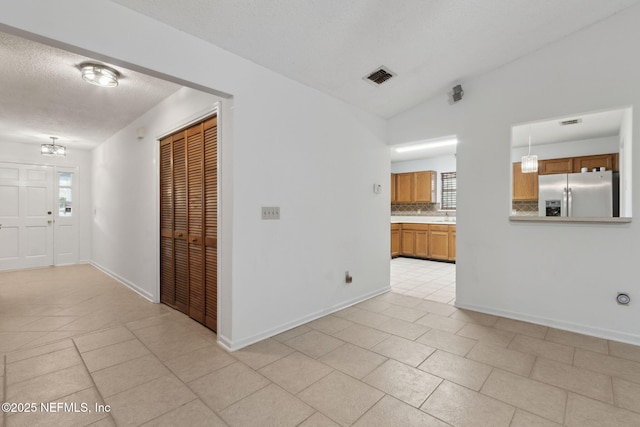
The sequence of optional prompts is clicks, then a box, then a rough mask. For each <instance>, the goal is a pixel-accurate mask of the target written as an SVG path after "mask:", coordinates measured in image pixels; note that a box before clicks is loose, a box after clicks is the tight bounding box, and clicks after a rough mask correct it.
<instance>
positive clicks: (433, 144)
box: [396, 139, 458, 153]
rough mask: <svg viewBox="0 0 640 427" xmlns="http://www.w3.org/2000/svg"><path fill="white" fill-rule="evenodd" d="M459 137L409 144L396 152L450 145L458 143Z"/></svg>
mask: <svg viewBox="0 0 640 427" xmlns="http://www.w3.org/2000/svg"><path fill="white" fill-rule="evenodd" d="M457 143H458V140H457V139H447V140H444V141H437V142H428V143H425V144H416V145H407V146H405V147H398V148H396V153H406V152H409V151H418V150H427V149H430V148H438V147H447V146H449V145H456V144H457Z"/></svg>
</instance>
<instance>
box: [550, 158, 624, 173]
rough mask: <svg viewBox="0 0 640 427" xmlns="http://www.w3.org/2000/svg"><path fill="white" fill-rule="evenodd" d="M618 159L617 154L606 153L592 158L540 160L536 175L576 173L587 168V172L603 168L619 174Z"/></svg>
mask: <svg viewBox="0 0 640 427" xmlns="http://www.w3.org/2000/svg"><path fill="white" fill-rule="evenodd" d="M619 157H620V156H619V155H618V153H608V154H596V155H593V156H580V157H564V158H561V159H548V160H540V161H539V162H538V174H540V175H550V174H554V173H578V172H581V170H582V168H587V169H588V170H589V172H591V171H592V170H593V168H601V167H605V168H607V170H610V171H614V172H619V167H618V159H619Z"/></svg>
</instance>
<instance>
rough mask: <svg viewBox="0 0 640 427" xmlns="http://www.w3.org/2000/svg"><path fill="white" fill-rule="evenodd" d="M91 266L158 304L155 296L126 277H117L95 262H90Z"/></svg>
mask: <svg viewBox="0 0 640 427" xmlns="http://www.w3.org/2000/svg"><path fill="white" fill-rule="evenodd" d="M89 264H91V265H93V266H94V267H95V268H97V269H98V270H100V271H102V272H103V273H105V274H107V275H109V276H110V277H112V278H113V279H115V280H117V281H118V282H120V283H122V284H123V285H125V286H126V287H127V288H129V289H131V290H132V291H134V292H135V293H137V294H138V295H140V296H141V297H143V298H145V299H147V300H149V301H150V302H153V303H157V302H158V301H154V299H153V295H151V294H150V293H149V292H147V291H145V290H144V289H142V288H140V287H139V286H138V285H136V284H135V283H133V282H131V281H129V280H127V279H125V278H124V277H121V276H119V275H117V274H116V273H114V272H112V271H111V270H109V269H108V268H106V267H104V266H102V265H100V264H98V263H97V262H95V261H89Z"/></svg>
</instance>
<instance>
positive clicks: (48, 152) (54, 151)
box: [40, 136, 67, 157]
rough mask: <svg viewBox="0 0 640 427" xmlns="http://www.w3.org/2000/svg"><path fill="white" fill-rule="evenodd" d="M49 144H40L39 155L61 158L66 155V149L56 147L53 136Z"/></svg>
mask: <svg viewBox="0 0 640 427" xmlns="http://www.w3.org/2000/svg"><path fill="white" fill-rule="evenodd" d="M49 138H51V144H42V145H41V146H40V154H42V155H45V156H61V157H64V156H66V155H67V147H65V146H63V145H57V144H56V139H58V138H57V137H55V136H50V137H49Z"/></svg>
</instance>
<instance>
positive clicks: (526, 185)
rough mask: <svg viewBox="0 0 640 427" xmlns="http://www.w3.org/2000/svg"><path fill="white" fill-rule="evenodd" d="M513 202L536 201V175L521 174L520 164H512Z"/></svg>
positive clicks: (535, 173)
mask: <svg viewBox="0 0 640 427" xmlns="http://www.w3.org/2000/svg"><path fill="white" fill-rule="evenodd" d="M512 198H513V200H514V201H528V200H538V173H537V172H531V173H522V163H520V162H517V163H514V164H513V194H512Z"/></svg>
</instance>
